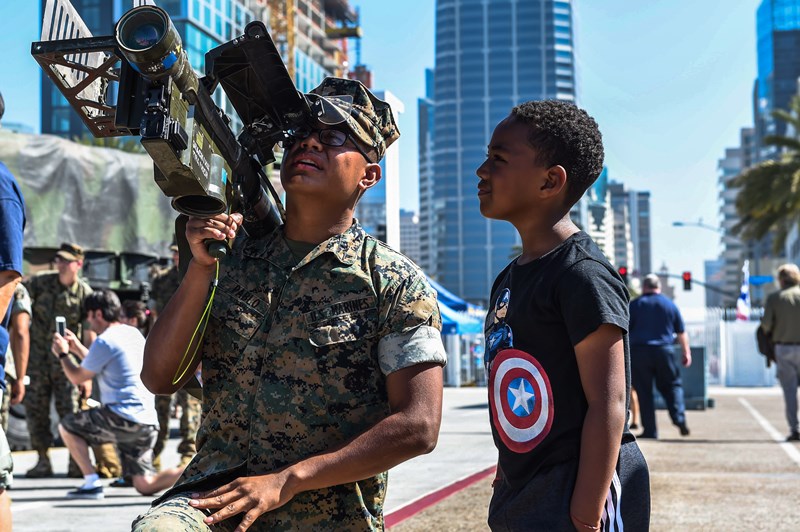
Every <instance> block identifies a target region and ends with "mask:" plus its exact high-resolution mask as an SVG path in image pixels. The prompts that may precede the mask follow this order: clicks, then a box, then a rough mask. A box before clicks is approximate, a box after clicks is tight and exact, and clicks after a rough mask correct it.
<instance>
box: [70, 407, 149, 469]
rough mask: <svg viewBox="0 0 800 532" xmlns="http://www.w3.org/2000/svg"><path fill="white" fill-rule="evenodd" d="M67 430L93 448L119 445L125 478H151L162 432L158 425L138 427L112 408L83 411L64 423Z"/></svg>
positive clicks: (139, 424)
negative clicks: (157, 443) (159, 435)
mask: <svg viewBox="0 0 800 532" xmlns="http://www.w3.org/2000/svg"><path fill="white" fill-rule="evenodd" d="M61 426H62V427H64V429H65V430H67V431H68V432H71V433H72V434H75V435H76V436H79V437H81V438H83V439H84V440H86V442H87V443H88V444H89V445H100V444H103V443H115V444H116V445H117V450H118V451H119V455H120V461H122V474H123V476H134V475H151V474H154V473H155V472H156V470H155V468H154V467H153V445H154V444H155V442H156V438H157V436H158V431H157V430H156V427H155V426H154V425H143V424H141V423H134V422H133V421H130V420H128V419H125V418H124V417H121V416H119V415H117V414H115V413H114V412H112V411H111V410H110V409H109V408H108V407H105V406H102V407H100V408H92V409H90V410H82V411H81V412H77V413H75V414H69V415H67V416H65V417H63V418H62V419H61Z"/></svg>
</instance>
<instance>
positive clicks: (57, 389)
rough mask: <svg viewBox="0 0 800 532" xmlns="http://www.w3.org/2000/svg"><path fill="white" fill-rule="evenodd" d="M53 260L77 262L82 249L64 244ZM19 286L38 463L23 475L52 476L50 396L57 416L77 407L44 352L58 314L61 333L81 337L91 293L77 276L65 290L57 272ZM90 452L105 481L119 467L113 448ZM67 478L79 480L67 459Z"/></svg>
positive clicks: (73, 392)
mask: <svg viewBox="0 0 800 532" xmlns="http://www.w3.org/2000/svg"><path fill="white" fill-rule="evenodd" d="M56 259H57V261H62V262H66V263H72V262H75V263H82V261H83V250H82V249H81V248H80V246H77V245H75V244H69V243H64V244H62V245H61V247H60V249H59V251H58V252H57V254H56ZM79 265H80V264H79ZM25 284H26V288H27V289H28V293H29V294H30V297H31V300H32V306H31V308H32V315H31V330H30V333H31V334H30V337H31V342H30V344H31V348H30V355H29V361H28V375H29V376H30V384H29V385H28V387H27V390H26V392H25V399H24V401H23V403H24V405H25V416H26V419H27V422H28V432H29V434H30V437H31V447H32V448H33V449H34V450H35V451H36V452H37V453H38V454H39V461H38V463H37V464H36V466H34V467H33V468H32V469H31V470H29V471H28V472H27V473H26V476H27V477H29V478H39V477H49V476H52V475H53V469H52V466H51V464H50V459H49V457H48V455H47V453H48V450H49V449H50V446H51V445H52V444H53V434H52V432H51V420H50V398H51V397H53V398H55V407H56V412H57V413H58V416H59V418H62V417H64V416H66V415H67V414H72V413H74V412H77V411H78V410H80V408H81V402H80V398H79V393H78V388H77V387H76V386H73V385H72V383H71V382H69V380H68V379H67V377H66V375H64V371H63V370H62V369H61V364H60V363H59V361H58V359H57V358H55V357H53V355H52V354H51V353H50V346H51V344H52V340H53V332H54V331H55V318H56V316H64V318H65V319H66V322H67V329H69V330H71V331H72V332H73V333H75V335H76V336H78V338H81V337H82V336H83V331H84V328H85V327H88V326H87V325H86V324H85V322H84V310H83V301H84V299H85V298H86V296H88V295H89V294H91V293H92V288H91V287H90V286H89V284H88V283H87V282H86V281H84V280H83V279H80V278H78V277H76V278H75V281H74V282H73V283H72V284H71V285H70V286H64V285H63V284H61V282H60V281H59V274H58V273H43V274H39V275H35V276H33V277H31V278H30V279H29V280H28V282H27V283H25ZM94 451H95V458H96V459H97V461H98V462H99V463H98V472H100V473H102V474H103V476H104V477H106V478H108V477H111V476H115V475H117V474H119V472H120V471H121V467H120V465H119V460H118V459H117V458H116V453H115V451H114V447H113V445H106V446H103V447H98V448H95V449H94ZM68 474H69V475H70V476H73V477H81V476H83V475H81V473H80V470H79V469H78V467H77V464H75V462H74V461H72V460H70V464H69V472H68Z"/></svg>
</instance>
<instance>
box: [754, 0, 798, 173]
mask: <svg viewBox="0 0 800 532" xmlns="http://www.w3.org/2000/svg"><path fill="white" fill-rule="evenodd" d="M756 37H757V39H758V44H757V54H758V78H757V79H756V82H755V86H754V90H753V116H754V120H755V133H756V144H757V146H758V160H759V161H761V160H765V159H771V158H773V157H774V156H775V155H776V152H775V148H774V147H771V146H765V145H764V142H763V139H764V137H765V136H767V135H775V134H777V135H783V134H784V133H785V132H786V123H785V122H781V121H775V119H774V118H773V117H772V114H771V113H772V111H774V110H776V109H788V108H789V101H790V100H791V99H792V97H793V96H794V95H796V94H797V78H798V76H800V0H762V2H761V4H760V5H759V7H758V11H757V13H756Z"/></svg>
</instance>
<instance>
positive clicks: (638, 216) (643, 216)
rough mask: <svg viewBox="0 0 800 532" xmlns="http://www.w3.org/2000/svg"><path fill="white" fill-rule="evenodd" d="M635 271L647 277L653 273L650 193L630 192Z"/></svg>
mask: <svg viewBox="0 0 800 532" xmlns="http://www.w3.org/2000/svg"><path fill="white" fill-rule="evenodd" d="M629 209H630V221H631V240H632V241H633V271H635V272H640V273H641V274H642V275H647V274H648V273H650V272H652V271H653V262H652V261H653V245H652V240H651V238H650V231H651V222H650V192H647V191H638V192H637V191H631V192H630V207H629Z"/></svg>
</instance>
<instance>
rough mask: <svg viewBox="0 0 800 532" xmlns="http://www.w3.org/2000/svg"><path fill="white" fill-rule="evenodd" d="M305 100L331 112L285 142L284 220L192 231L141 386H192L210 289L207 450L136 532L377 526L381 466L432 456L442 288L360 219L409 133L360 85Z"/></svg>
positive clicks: (341, 83) (205, 223)
mask: <svg viewBox="0 0 800 532" xmlns="http://www.w3.org/2000/svg"><path fill="white" fill-rule="evenodd" d="M320 98H324V100H322V101H321V100H320ZM309 99H310V100H311V101H312V103H313V104H314V105H315V106H321V107H324V108H323V109H322V112H323V114H324V115H325V116H322V115H316V116H320V117H322V118H323V119H324V121H319V122H315V123H313V124H309V126H310V127H308V128H306V129H304V130H302V131H295V132H294V137H293V138H292V139H291V141H290V142H288V143H286V145H285V147H284V148H285V149H284V156H283V162H282V164H281V184H282V185H283V188H284V190H285V191H286V223H285V224H284V225H282V226H280V227H278V228H277V229H275V230H274V231H273V232H272V233H271V234H268V235H266V236H264V237H260V238H253V237H249V236H248V235H245V234H239V235H238V236H236V233H237V230H238V228H239V227H240V225H241V223H242V216H241V215H240V214H231V215H225V214H223V215H219V216H216V217H214V218H212V219H208V220H205V219H197V218H190V219H189V221H188V224H187V229H186V237H187V240H188V242H189V245H190V247H191V251H192V255H193V258H192V260H191V262H190V263H189V265H188V268H187V271H186V274H185V276H184V278H183V280H182V282H181V285H180V287H179V288H178V291H177V292H176V293H175V295H174V296H173V297H172V299H171V300H170V302H169V304H168V305H167V307H166V308H165V309H164V311H163V312H162V313H161V316H160V317H159V319H158V321H157V322H156V324H155V327H154V328H153V330H152V331H151V332H150V335H149V336H148V339H147V344H146V347H145V364H144V367H143V369H142V381H143V382H144V383H145V385H146V386H148V387H149V388H150V390H151V391H153V392H155V393H170V392H171V391H173V390H175V389H177V388H178V387H180V386H181V385H182V384H183V383H184V382H185V381H186V380H188V379H189V378H190V377H191V376H192V375H193V374H194V370H195V368H196V367H197V363H198V362H199V361H197V360H195V361H191V362H190V361H189V358H190V355H189V356H187V355H185V353H187V352H188V353H191V350H189V347H190V343H191V338H192V335H193V332H194V330H195V327H196V325H197V323H198V322H199V321H200V317H201V314H202V312H203V309H204V308H205V307H206V295H207V293H208V288H209V287H210V286H211V285H212V283H213V285H214V286H215V288H214V291H213V302H212V306H211V310H210V313H211V319H210V320H209V322H208V327H207V329H206V330H205V335H204V338H203V340H202V342H201V344H200V346H199V350H198V352H199V353H201V354H202V383H203V402H204V409H203V421H202V424H201V427H200V431H199V432H198V436H197V455H196V456H195V458H194V459H193V460H192V462H191V463H190V464H189V466H188V467H187V468H186V471H185V472H184V474H183V477H182V478H181V479H180V480H179V481H178V483H177V485H176V487H174V488H173V489H172V490H170V491H169V492H167V494H165V495H164V497H163V498H162V499H160V500H158V501H156V506H155V507H154V508H152V509H151V510H150V512H148V514H146V515H145V516H142V517H141V518H139V519H138V520H137V521H135V522H134V530H136V531H140V532H141V531H150V530H175V529H179V528H180V529H182V530H185V529H187V528H190V527H192V529H194V530H204V529H207V527H208V526H209V525H211V524H213V525H217V524H221V526H222V527H224V528H226V529H232V528H233V527H234V526H236V524H237V522H239V523H240V524H239V526H240V529H245V528H247V527H251V526H252V527H253V529H256V530H273V529H274V530H279V529H280V530H288V529H292V530H382V529H383V528H384V522H383V502H384V498H385V495H386V480H387V475H386V471H387V470H388V469H389V468H391V467H394V466H395V465H397V464H399V463H401V462H403V461H405V460H408V459H410V458H412V457H414V456H417V455H419V454H423V453H427V452H430V451H431V450H432V449H433V448H434V446H435V445H436V440H437V437H438V432H439V425H440V422H441V400H442V369H441V367H442V366H443V365H444V363H445V360H446V355H445V352H444V347H443V346H442V341H441V334H440V331H441V316H440V314H439V309H438V306H437V303H436V292H435V291H434V290H433V289H432V288H431V286H430V284H429V283H428V281H427V279H426V277H425V274H424V272H422V270H420V269H419V268H418V267H417V266H416V265H415V264H413V263H412V262H411V261H410V260H409V259H407V258H406V257H404V256H403V255H401V254H400V253H397V252H395V251H393V250H392V249H390V248H389V247H388V246H386V245H385V244H383V243H381V242H378V241H377V240H376V239H374V238H373V237H371V236H369V235H368V234H367V233H365V232H364V230H363V229H362V228H361V226H360V225H359V223H358V222H357V221H356V220H355V219H354V218H353V213H354V211H355V208H356V204H357V203H358V200H359V199H360V198H361V196H362V195H363V194H364V193H365V192H366V191H367V190H368V189H369V188H371V187H372V186H374V185H375V184H376V183H378V181H379V180H380V179H381V167H380V165H379V164H378V163H379V161H380V160H381V158H382V157H383V155H384V154H385V152H386V148H387V147H388V146H389V145H390V144H391V143H392V142H394V141H395V140H396V139H397V137H398V136H399V132H398V131H397V126H396V125H395V122H394V117H393V116H392V112H391V109H390V107H389V105H388V104H386V103H385V102H383V101H381V100H379V99H377V98H376V97H375V96H374V95H372V94H371V93H370V92H369V91H368V90H367V89H366V87H364V86H363V85H362V84H361V83H359V82H358V81H354V80H346V79H335V78H327V79H326V80H324V81H323V82H322V85H320V86H319V87H317V88H316V89H315V90H314V91H312V93H311V94H310V95H309ZM235 236H236V240H235V241H234V243H233V246H232V250H231V252H230V253H229V254H228V256H227V257H226V258H225V259H223V260H221V261H220V262H219V263H218V262H217V261H216V259H214V258H212V257H211V256H210V255H209V254H208V252H207V250H206V245H205V243H204V242H205V241H206V240H208V239H215V240H223V239H226V238H233V237H235ZM217 271H218V272H219V280H218V281H216V280H215V278H216V277H217V274H216V272H217Z"/></svg>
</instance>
